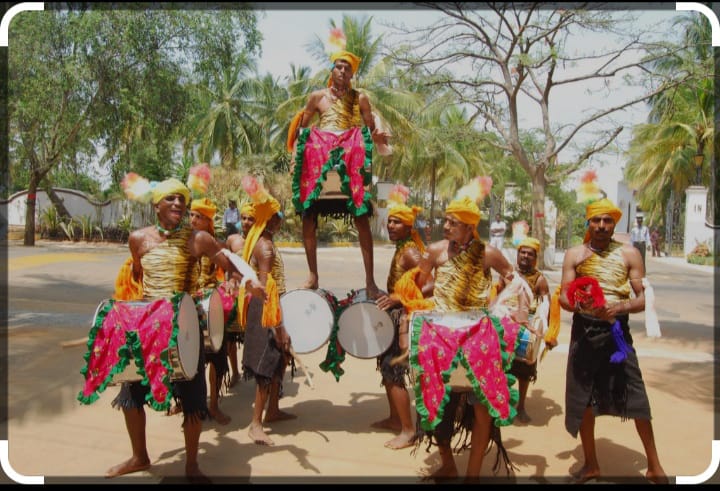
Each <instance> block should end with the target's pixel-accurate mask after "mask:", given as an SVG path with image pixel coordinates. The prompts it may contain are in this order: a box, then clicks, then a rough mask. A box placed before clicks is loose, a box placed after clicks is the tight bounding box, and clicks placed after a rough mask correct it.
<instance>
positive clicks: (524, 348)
mask: <svg viewBox="0 0 720 491" xmlns="http://www.w3.org/2000/svg"><path fill="white" fill-rule="evenodd" d="M541 344H542V338H541V337H540V336H538V335H536V334H535V333H534V332H532V331H530V330H529V329H527V328H523V329H521V330H520V332H519V333H518V339H517V343H516V344H515V359H516V360H517V361H521V362H523V363H527V364H528V365H534V364H535V363H536V362H537V358H538V354H539V353H540V345H541Z"/></svg>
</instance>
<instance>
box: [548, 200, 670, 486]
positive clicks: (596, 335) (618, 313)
mask: <svg viewBox="0 0 720 491" xmlns="http://www.w3.org/2000/svg"><path fill="white" fill-rule="evenodd" d="M621 217H622V211H621V210H620V209H619V208H618V207H616V206H615V205H614V204H613V203H612V201H610V200H609V199H607V198H603V199H601V200H598V201H595V202H591V203H590V204H589V205H587V207H586V213H585V218H586V219H587V223H588V230H587V232H586V234H585V240H584V243H583V244H581V245H578V246H575V247H572V248H570V249H568V250H567V251H566V252H565V259H564V261H563V266H562V280H561V292H560V305H561V306H562V308H563V309H565V310H568V311H570V312H572V313H573V321H572V332H571V334H570V348H569V351H568V362H567V377H566V388H565V429H567V431H568V432H569V433H570V434H571V435H572V436H573V437H577V434H578V431H579V433H580V440H581V442H582V447H583V457H584V460H585V461H584V463H583V466H582V468H581V469H580V470H579V471H578V472H577V473H575V474H574V476H573V477H574V478H575V479H576V482H578V483H583V482H586V481H588V480H590V479H597V478H598V477H599V476H600V465H599V463H598V459H597V454H596V452H595V418H596V416H600V415H611V416H619V417H621V418H631V419H633V420H634V421H635V429H636V430H637V432H638V435H639V436H640V440H641V441H642V445H643V448H644V449H645V454H646V457H647V461H648V468H647V472H646V473H645V477H646V478H647V479H648V480H649V481H651V482H654V483H666V484H667V482H668V478H667V476H666V475H665V471H664V470H663V468H662V466H661V465H660V459H659V457H658V454H657V449H656V447H655V437H654V435H653V429H652V423H651V422H650V419H651V416H650V402H649V401H648V397H647V392H646V390H645V384H644V382H643V379H642V373H641V372H640V365H639V363H638V359H637V354H636V353H635V350H634V349H633V348H632V336H631V335H630V329H629V327H628V318H629V314H631V313H635V312H642V311H644V310H645V288H644V286H643V277H644V276H645V268H644V266H643V260H642V256H641V255H640V251H638V250H637V249H636V248H634V247H633V246H632V245H630V244H623V243H621V242H618V241H616V240H613V234H614V233H615V226H616V224H617V223H618V221H620V218H621ZM585 277H590V278H594V279H595V280H596V281H597V284H598V285H599V288H600V289H601V290H602V296H603V297H604V303H603V305H602V306H601V307H593V305H594V304H595V305H597V304H598V303H601V302H597V303H594V302H593V298H590V299H589V300H588V301H586V302H582V301H579V302H576V301H575V300H574V299H573V300H572V303H571V300H570V299H568V297H567V293H568V291H569V290H570V287H571V285H574V284H576V283H575V282H576V280H580V279H582V278H585ZM631 293H632V294H633V295H631ZM595 296H600V295H599V294H597V293H596V295H595ZM613 331H617V332H613ZM619 349H623V352H624V356H621V357H619V358H616V357H615V355H616V353H614V352H616V350H619Z"/></svg>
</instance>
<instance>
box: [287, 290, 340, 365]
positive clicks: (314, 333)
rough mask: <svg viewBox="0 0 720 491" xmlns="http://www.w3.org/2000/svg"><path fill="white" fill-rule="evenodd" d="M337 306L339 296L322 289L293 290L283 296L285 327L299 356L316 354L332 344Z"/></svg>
mask: <svg viewBox="0 0 720 491" xmlns="http://www.w3.org/2000/svg"><path fill="white" fill-rule="evenodd" d="M336 305H337V299H336V298H335V296H334V295H333V294H332V293H330V292H328V291H326V290H322V289H317V290H310V289H306V288H301V289H298V290H290V291H288V292H285V293H284V294H283V295H282V296H281V297H280V308H281V310H282V318H283V324H284V325H285V330H286V331H287V333H288V335H289V336H290V339H291V342H292V347H293V349H294V350H295V353H298V354H303V353H312V352H313V351H317V350H318V349H320V348H322V346H323V345H324V344H325V343H327V342H328V339H330V334H331V333H332V329H333V326H334V325H335V307H336Z"/></svg>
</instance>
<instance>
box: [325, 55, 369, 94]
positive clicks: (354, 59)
mask: <svg viewBox="0 0 720 491" xmlns="http://www.w3.org/2000/svg"><path fill="white" fill-rule="evenodd" d="M337 60H343V61H347V62H348V63H349V64H350V69H351V70H352V72H353V75H355V73H357V69H358V68H359V67H360V62H361V61H362V58H360V57H358V56H356V55H354V54H353V53H351V52H349V51H345V50H342V51H336V52H335V53H333V54H332V55H330V61H332V62H333V64H334V63H335V62H336V61H337ZM331 85H332V75H331V76H330V78H329V79H328V83H327V86H328V87H330V86H331ZM348 87H350V84H348Z"/></svg>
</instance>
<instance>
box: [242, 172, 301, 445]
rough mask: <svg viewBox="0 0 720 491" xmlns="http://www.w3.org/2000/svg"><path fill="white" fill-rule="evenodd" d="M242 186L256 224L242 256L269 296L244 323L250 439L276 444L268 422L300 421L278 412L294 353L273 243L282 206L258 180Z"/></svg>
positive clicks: (255, 303)
mask: <svg viewBox="0 0 720 491" xmlns="http://www.w3.org/2000/svg"><path fill="white" fill-rule="evenodd" d="M243 187H244V188H245V190H246V191H247V192H248V194H250V197H251V198H252V200H253V205H254V207H255V223H254V224H253V225H252V227H250V231H249V232H248V234H247V237H246V238H245V244H244V246H243V256H242V257H243V259H244V260H245V261H247V262H248V263H249V264H250V266H252V267H253V268H254V269H255V271H256V272H257V275H258V278H260V281H261V283H262V284H263V286H265V288H266V289H267V294H268V300H267V302H265V303H264V304H263V302H262V301H261V300H259V299H256V298H254V297H253V298H252V299H251V300H250V302H249V304H247V305H245V306H244V308H243V313H244V315H243V316H242V317H243V318H244V319H241V321H244V325H245V343H244V348H243V357H242V367H243V376H244V377H245V378H246V379H249V378H253V377H254V378H255V402H254V405H253V414H252V421H251V422H250V428H249V430H248V434H249V436H250V438H251V439H252V441H254V442H255V443H258V444H261V445H274V442H273V441H272V439H270V437H269V436H268V435H267V434H266V433H265V430H264V429H263V423H269V422H272V421H281V420H286V419H293V418H296V416H295V415H294V414H289V413H286V412H284V411H281V410H280V408H279V399H280V397H281V390H282V379H283V376H284V374H285V368H286V367H287V363H288V358H289V357H290V354H289V353H290V349H291V348H290V337H289V336H288V334H287V331H286V330H285V326H284V325H283V322H282V312H281V310H280V296H281V295H282V294H283V293H285V268H284V265H283V261H282V257H281V256H280V252H279V251H278V250H277V247H276V246H275V243H274V241H273V237H274V235H275V234H276V233H277V232H278V230H280V226H281V225H282V215H281V211H280V203H278V201H277V200H276V199H275V198H273V197H272V196H271V195H270V194H269V193H268V192H267V191H265V189H263V188H262V185H260V184H258V183H257V182H256V181H255V180H254V178H251V177H249V176H248V177H246V178H244V179H243ZM266 404H267V406H268V408H267V411H266V412H265V418H264V419H263V411H264V410H265V405H266Z"/></svg>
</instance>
